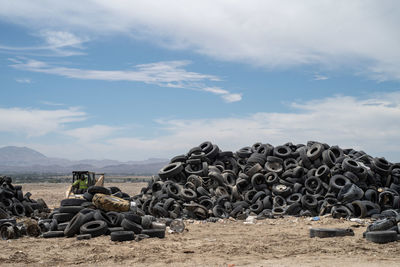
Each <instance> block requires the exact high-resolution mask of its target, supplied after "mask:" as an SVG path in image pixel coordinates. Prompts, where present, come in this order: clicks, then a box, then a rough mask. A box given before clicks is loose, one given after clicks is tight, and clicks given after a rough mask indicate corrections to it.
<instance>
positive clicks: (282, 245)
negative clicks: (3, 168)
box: [0, 183, 400, 266]
mask: <svg viewBox="0 0 400 267" xmlns="http://www.w3.org/2000/svg"><path fill="white" fill-rule="evenodd" d="M116 186H118V187H120V188H121V189H122V190H123V191H125V192H127V193H129V194H134V193H137V192H139V190H140V188H141V187H142V186H143V184H133V183H124V184H116ZM66 187H67V185H66V184H23V191H24V192H26V191H30V192H31V193H32V198H34V199H37V198H43V199H44V200H45V201H46V202H47V203H48V204H49V206H51V207H55V206H58V203H59V201H60V200H61V199H63V197H64V192H65V189H66ZM310 227H351V228H352V229H353V230H354V232H355V236H348V237H336V238H325V239H319V238H310V237H309V228H310ZM186 228H187V231H185V232H184V233H182V234H168V233H167V234H166V238H165V239H146V240H143V241H141V242H134V241H132V242H131V241H129V242H124V243H114V242H112V241H110V238H109V237H108V236H102V237H98V238H94V239H92V240H85V241H77V240H76V239H75V238H56V239H43V238H32V237H24V238H21V239H17V240H8V241H3V240H0V251H1V253H0V265H1V266H70V265H82V266H132V265H133V266H299V265H300V266H344V265H348V266H382V265H387V266H399V262H400V253H399V251H400V242H394V243H388V244H374V243H371V242H368V241H366V240H365V239H363V238H362V232H363V231H364V230H365V226H361V227H360V225H359V224H357V223H354V222H350V221H345V220H337V219H332V218H327V217H326V218H322V219H321V220H320V221H310V220H309V219H308V218H295V217H287V218H282V219H267V220H262V221H257V222H256V223H255V224H246V223H244V222H243V221H232V220H225V221H222V222H216V223H200V222H194V221H187V222H186Z"/></svg>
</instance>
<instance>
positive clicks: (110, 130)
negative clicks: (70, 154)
mask: <svg viewBox="0 0 400 267" xmlns="http://www.w3.org/2000/svg"><path fill="white" fill-rule="evenodd" d="M120 129H122V128H121V127H111V126H107V125H93V126H90V127H82V128H75V129H72V130H68V131H64V132H63V133H64V134H66V135H68V136H72V137H74V138H76V139H78V140H79V142H93V141H98V140H99V139H103V138H105V137H109V136H110V135H112V134H115V132H116V131H118V130H120Z"/></svg>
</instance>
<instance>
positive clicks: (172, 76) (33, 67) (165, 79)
mask: <svg viewBox="0 0 400 267" xmlns="http://www.w3.org/2000/svg"><path fill="white" fill-rule="evenodd" d="M10 60H11V61H12V62H13V64H12V65H11V66H12V67H14V68H15V69H20V70H25V71H32V72H40V73H47V74H53V75H59V76H64V77H67V78H74V79H85V80H103V81H130V82H143V83H147V84H155V85H158V86H160V87H174V88H183V89H191V90H200V91H205V92H210V93H213V94H216V95H220V96H221V97H222V99H223V100H224V101H226V102H229V103H230V102H236V101H240V100H241V94H238V93H230V92H229V91H227V90H224V89H221V88H218V87H209V86H207V85H206V84H207V83H209V82H218V81H220V80H221V79H220V78H219V77H217V76H214V75H209V74H201V73H197V72H191V71H187V70H185V69H184V67H185V66H187V65H188V64H190V62H189V61H163V62H156V63H149V64H140V65H136V66H134V67H133V69H127V70H88V69H78V68H68V67H58V66H53V65H49V64H47V63H45V62H43V61H37V60H32V59H28V60H21V59H10Z"/></svg>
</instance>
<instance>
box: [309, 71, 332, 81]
mask: <svg viewBox="0 0 400 267" xmlns="http://www.w3.org/2000/svg"><path fill="white" fill-rule="evenodd" d="M328 79H329V77H328V76H325V75H321V74H318V73H316V74H314V77H313V80H314V81H325V80H328Z"/></svg>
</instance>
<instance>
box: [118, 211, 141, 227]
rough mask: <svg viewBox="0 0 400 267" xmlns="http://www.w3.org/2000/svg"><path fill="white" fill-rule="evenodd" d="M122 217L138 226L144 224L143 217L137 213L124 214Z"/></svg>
mask: <svg viewBox="0 0 400 267" xmlns="http://www.w3.org/2000/svg"><path fill="white" fill-rule="evenodd" d="M122 215H123V216H124V218H125V219H127V220H129V221H131V222H134V223H137V224H142V217H141V216H140V215H138V214H136V213H133V212H123V213H122Z"/></svg>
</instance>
